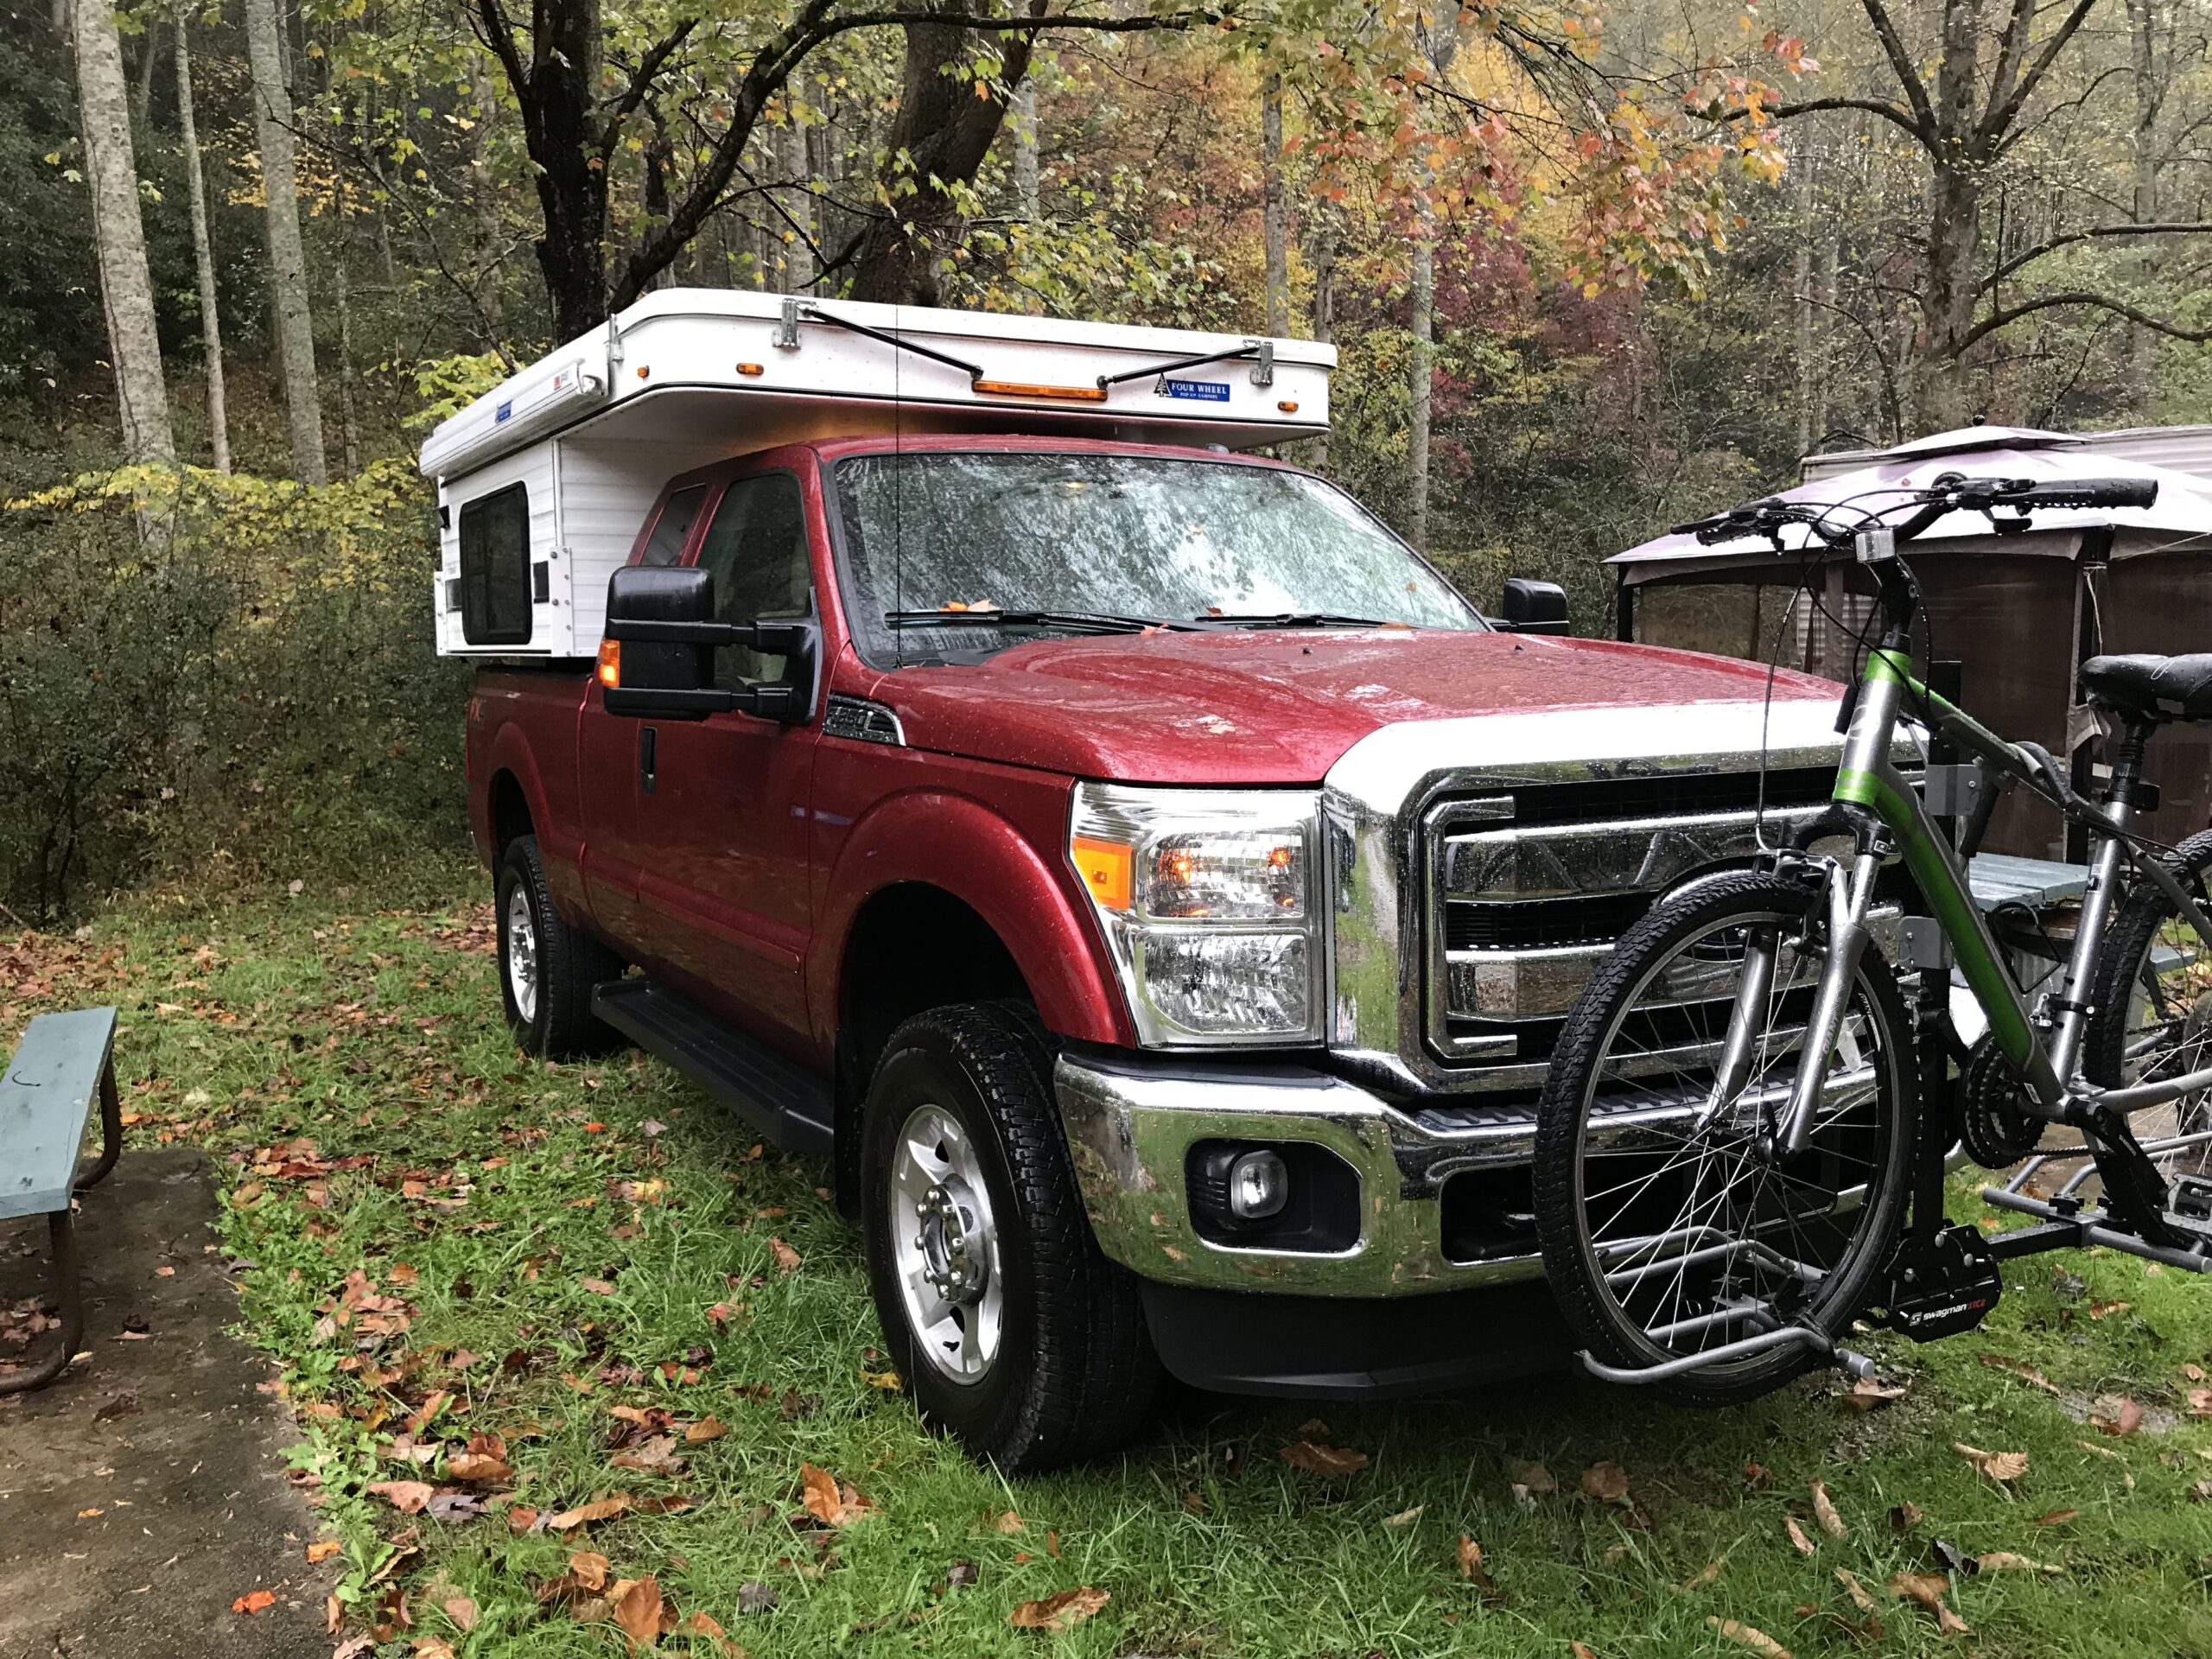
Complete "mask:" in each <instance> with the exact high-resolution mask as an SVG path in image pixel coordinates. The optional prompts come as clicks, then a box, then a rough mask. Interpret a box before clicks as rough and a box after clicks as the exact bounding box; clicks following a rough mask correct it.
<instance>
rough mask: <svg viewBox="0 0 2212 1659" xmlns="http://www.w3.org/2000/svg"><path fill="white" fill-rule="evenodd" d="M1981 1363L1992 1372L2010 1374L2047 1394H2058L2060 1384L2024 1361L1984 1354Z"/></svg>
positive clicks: (2001, 1355) (1999, 1355)
mask: <svg viewBox="0 0 2212 1659" xmlns="http://www.w3.org/2000/svg"><path fill="white" fill-rule="evenodd" d="M1981 1363H1983V1364H1985V1365H1986V1366H1988V1367H1989V1368H1990V1369H1991V1370H1998V1371H2005V1372H2009V1373H2010V1374H2011V1375H2012V1376H2017V1377H2018V1378H2019V1379H2020V1381H2021V1382H2023V1383H2032V1384H2033V1385H2034V1386H2035V1387H2037V1388H2038V1389H2042V1390H2043V1391H2044V1393H2045V1394H2056V1393H2057V1392H2058V1384H2056V1383H2054V1382H2052V1381H2051V1380H2050V1378H2049V1377H2047V1376H2044V1374H2043V1373H2042V1372H2041V1371H2039V1370H2037V1369H2036V1368H2035V1367H2034V1366H2032V1365H2031V1364H2029V1363H2028V1362H2027V1361H2025V1360H2024V1359H2014V1358H2012V1357H2011V1356H2010V1355H2009V1354H1984V1355H1982V1356H1981Z"/></svg>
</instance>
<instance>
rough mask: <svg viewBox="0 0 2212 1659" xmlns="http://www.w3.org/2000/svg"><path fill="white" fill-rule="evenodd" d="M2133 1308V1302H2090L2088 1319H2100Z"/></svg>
mask: <svg viewBox="0 0 2212 1659" xmlns="http://www.w3.org/2000/svg"><path fill="white" fill-rule="evenodd" d="M2133 1306H2135V1304H2134V1303H2133V1302H2091V1303H2090V1304H2089V1317H2090V1318H2091V1319H2104V1318H2106V1317H2107V1315H2110V1314H2113V1313H2126V1312H2127V1310H2128V1309H2129V1308H2131V1307H2133Z"/></svg>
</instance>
